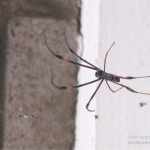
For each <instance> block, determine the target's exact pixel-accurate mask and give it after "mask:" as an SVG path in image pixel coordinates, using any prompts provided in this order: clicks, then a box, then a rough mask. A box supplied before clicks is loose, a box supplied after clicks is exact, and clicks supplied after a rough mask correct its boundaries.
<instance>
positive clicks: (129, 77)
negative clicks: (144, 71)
mask: <svg viewBox="0 0 150 150" xmlns="http://www.w3.org/2000/svg"><path fill="white" fill-rule="evenodd" d="M149 77H150V76H139V77H131V76H128V77H120V78H122V79H138V78H149Z"/></svg>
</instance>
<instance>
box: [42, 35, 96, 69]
mask: <svg viewBox="0 0 150 150" xmlns="http://www.w3.org/2000/svg"><path fill="white" fill-rule="evenodd" d="M44 39H45V44H46V46H47V48H48V50H49V51H50V52H51V53H52V54H53V55H54V56H55V57H57V58H59V59H62V60H64V61H66V62H70V63H72V64H74V65H78V66H82V67H86V68H89V69H93V70H97V69H96V68H93V67H90V66H86V65H83V64H79V63H77V62H74V61H71V60H68V59H66V58H64V57H62V56H60V55H57V54H55V53H54V52H53V51H52V50H51V49H50V47H49V46H48V44H47V42H46V37H45V36H44Z"/></svg>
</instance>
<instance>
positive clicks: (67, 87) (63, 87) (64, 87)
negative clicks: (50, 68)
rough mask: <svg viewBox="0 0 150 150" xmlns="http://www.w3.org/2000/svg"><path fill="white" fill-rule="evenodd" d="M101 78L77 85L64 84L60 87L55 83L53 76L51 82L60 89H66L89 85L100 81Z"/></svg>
mask: <svg viewBox="0 0 150 150" xmlns="http://www.w3.org/2000/svg"><path fill="white" fill-rule="evenodd" d="M99 80H101V79H100V78H99V79H97V80H94V81H91V82H87V83H84V84H80V85H76V86H62V87H59V86H57V85H55V84H54V82H53V78H52V80H51V82H52V84H53V85H54V86H55V87H57V88H58V89H62V90H65V89H72V88H79V87H82V86H85V85H88V84H91V83H94V82H97V81H99Z"/></svg>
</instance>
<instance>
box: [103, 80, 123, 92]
mask: <svg viewBox="0 0 150 150" xmlns="http://www.w3.org/2000/svg"><path fill="white" fill-rule="evenodd" d="M105 81H106V83H107V86H108V87H109V89H110V90H111V91H112V92H113V93H115V92H117V91H119V90H121V89H122V88H123V86H122V87H121V88H119V89H117V90H115V91H114V90H112V88H111V87H110V85H109V84H108V82H107V80H105Z"/></svg>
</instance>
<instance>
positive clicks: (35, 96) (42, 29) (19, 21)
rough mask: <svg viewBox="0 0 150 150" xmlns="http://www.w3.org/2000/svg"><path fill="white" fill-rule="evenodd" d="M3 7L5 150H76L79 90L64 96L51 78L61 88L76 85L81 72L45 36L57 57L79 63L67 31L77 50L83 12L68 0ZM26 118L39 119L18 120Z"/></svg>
mask: <svg viewBox="0 0 150 150" xmlns="http://www.w3.org/2000/svg"><path fill="white" fill-rule="evenodd" d="M0 5H1V13H0V14H1V16H0V19H1V21H0V68H1V70H0V97H1V101H0V109H1V113H2V112H4V114H5V115H0V117H1V119H0V121H1V122H0V126H1V128H0V129H1V130H0V149H72V147H73V145H74V121H75V120H74V118H75V114H76V110H75V107H76V101H77V98H76V95H77V91H76V90H66V91H64V90H62V91H61V90H59V89H57V88H56V87H54V86H53V85H52V84H51V78H52V77H54V82H55V83H56V84H57V85H60V86H62V85H75V84H77V79H76V76H77V70H78V67H77V66H75V65H72V64H69V63H67V62H65V61H62V60H59V59H57V58H56V57H55V56H54V55H53V54H52V53H51V52H50V51H49V50H48V49H47V47H46V45H45V42H44V35H45V36H46V39H47V43H48V45H49V46H50V48H51V49H52V50H53V51H54V52H55V53H57V54H59V55H61V56H64V57H65V58H68V59H70V60H73V61H77V59H76V57H74V55H73V54H72V53H70V51H69V50H68V48H67V46H66V43H65V39H64V29H65V27H66V29H67V30H66V34H67V39H68V42H69V45H70V47H71V48H72V49H73V50H75V51H76V49H77V42H76V37H77V32H78V25H79V22H78V17H77V15H78V12H79V9H78V7H77V5H76V3H71V2H70V1H67V0H65V1H63V2H62V1H59V0H55V1H52V0H49V1H48V0H44V1H38V2H37V1H35V0H32V1H31V0H30V1H11V2H9V1H1V2H0ZM2 13H3V15H2ZM7 114H8V115H7ZM9 114H10V115H9ZM23 114H28V115H35V116H38V117H39V118H37V119H34V118H32V117H28V119H25V118H19V117H17V116H19V115H23ZM40 117H42V118H46V119H47V120H45V119H42V118H40Z"/></svg>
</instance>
